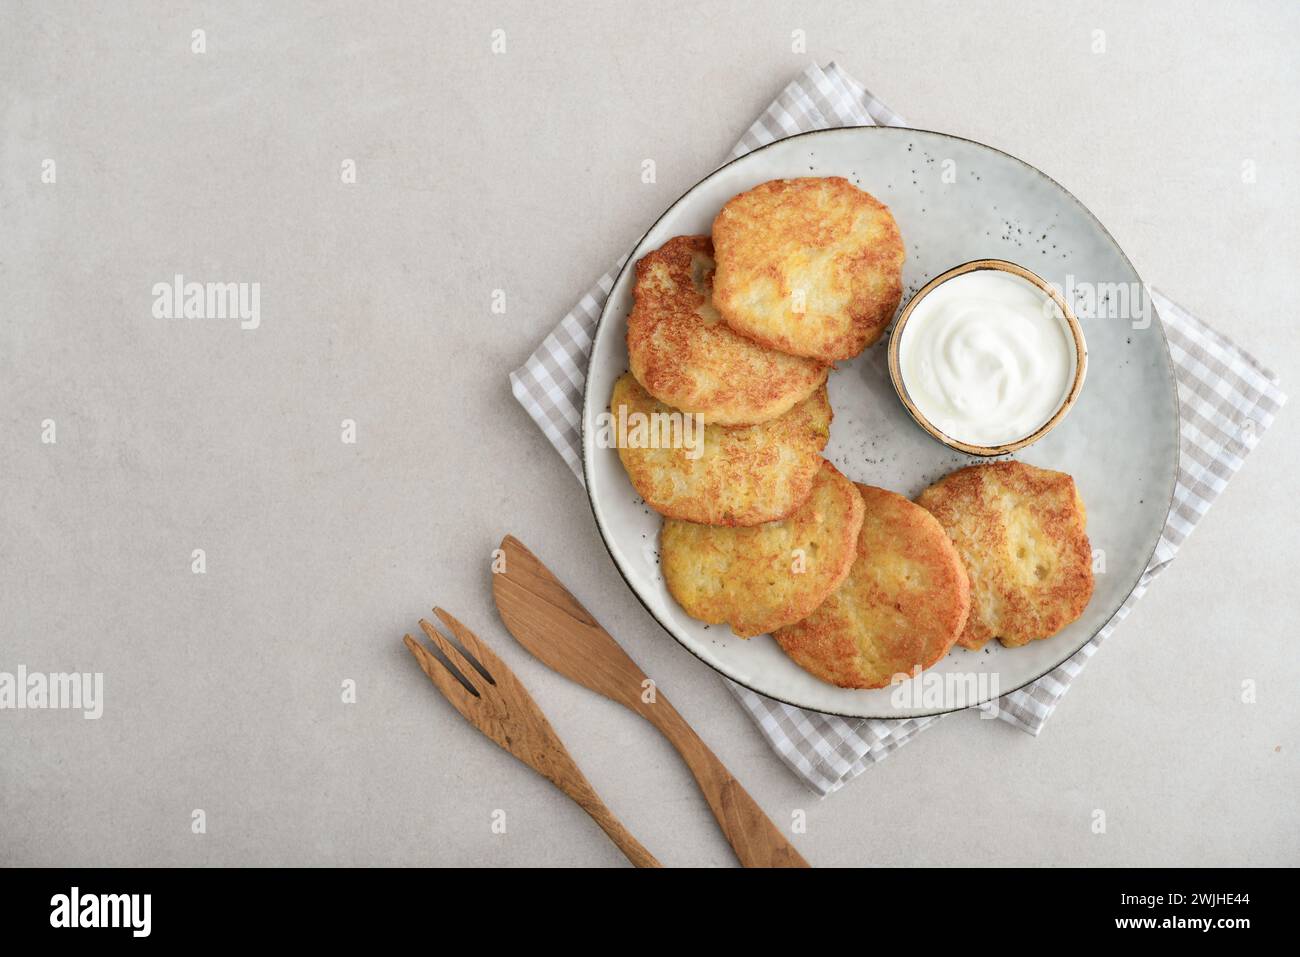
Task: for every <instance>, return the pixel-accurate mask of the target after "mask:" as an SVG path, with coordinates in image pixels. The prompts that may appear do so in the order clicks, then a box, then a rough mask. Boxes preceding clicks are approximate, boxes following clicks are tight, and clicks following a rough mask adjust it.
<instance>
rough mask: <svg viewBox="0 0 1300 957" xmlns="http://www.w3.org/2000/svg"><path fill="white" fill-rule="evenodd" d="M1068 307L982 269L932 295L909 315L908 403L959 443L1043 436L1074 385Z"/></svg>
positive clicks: (905, 353)
mask: <svg viewBox="0 0 1300 957" xmlns="http://www.w3.org/2000/svg"><path fill="white" fill-rule="evenodd" d="M1075 362H1076V357H1075V350H1074V339H1073V337H1072V336H1071V334H1070V330H1069V327H1068V326H1067V325H1066V323H1065V318H1064V316H1062V315H1061V311H1060V307H1058V306H1057V305H1056V303H1055V302H1054V301H1053V300H1052V299H1051V297H1050V296H1048V295H1047V294H1046V293H1044V292H1043V291H1042V290H1041V289H1039V288H1038V287H1037V286H1035V285H1034V284H1033V283H1031V282H1029V281H1028V280H1027V279H1022V278H1021V277H1019V276H1017V275H1015V274H1014V273H1008V272H1002V271H1000V270H995V269H977V270H974V271H973V272H968V273H962V274H961V275H959V276H954V277H953V278H952V279H949V280H947V281H945V282H943V283H941V284H940V285H938V286H936V287H935V288H934V289H932V290H931V291H930V292H929V293H927V294H926V296H925V298H923V299H922V300H921V301H920V302H918V303H917V304H916V308H915V309H913V310H912V313H911V315H910V316H909V317H908V320H907V325H906V326H904V327H903V338H902V340H901V341H900V343H899V367H900V371H901V372H902V375H903V383H904V385H905V387H906V389H907V394H908V397H909V398H910V399H911V400H912V402H913V404H914V405H915V406H916V407H917V409H919V410H920V412H921V414H922V415H924V416H925V418H926V419H928V420H929V421H930V424H931V425H933V426H934V427H935V428H937V429H938V430H939V431H941V432H943V433H944V434H945V435H947V436H948V437H949V438H951V439H957V440H959V441H962V442H967V443H969V444H971V445H983V446H994V445H1001V444H1003V443H1006V442H1014V441H1016V440H1018V439H1023V438H1025V437H1026V436H1029V435H1032V434H1033V433H1035V432H1037V431H1038V429H1040V428H1041V427H1042V426H1043V425H1044V424H1045V423H1046V422H1047V420H1048V419H1050V418H1051V417H1052V416H1053V415H1055V414H1056V410H1057V409H1059V408H1060V407H1061V404H1062V403H1063V402H1064V401H1065V398H1066V396H1067V394H1068V393H1069V390H1070V386H1071V384H1072V383H1073V380H1074V369H1075Z"/></svg>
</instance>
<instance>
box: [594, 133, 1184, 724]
mask: <svg viewBox="0 0 1300 957" xmlns="http://www.w3.org/2000/svg"><path fill="white" fill-rule="evenodd" d="M793 176H844V177H847V178H848V179H849V180H850V181H851V182H853V183H856V184H857V185H858V186H860V187H862V188H863V189H865V190H867V191H868V192H870V193H872V194H873V195H875V196H876V197H877V198H879V199H880V200H882V201H883V202H885V203H887V204H888V205H889V208H890V209H891V210H892V211H893V214H894V216H895V218H896V219H897V220H898V224H899V228H900V229H901V230H902V234H903V240H904V242H905V243H906V244H907V265H906V267H905V268H904V273H903V281H904V285H905V287H906V288H905V291H904V302H906V300H907V298H908V297H909V296H910V295H911V294H912V292H914V291H915V290H916V289H918V288H919V287H920V286H922V285H924V284H925V282H926V281H927V280H928V279H930V278H931V277H933V276H936V275H938V274H939V273H941V272H943V271H944V270H946V269H948V268H949V267H951V266H955V265H957V264H958V263H963V262H967V261H969V260H972V259H984V258H990V259H1008V260H1011V261H1012V262H1017V263H1020V264H1022V265H1024V266H1027V267H1028V268H1029V269H1032V270H1033V271H1034V272H1036V273H1038V274H1039V275H1040V276H1042V277H1043V278H1044V279H1046V280H1048V281H1049V282H1053V283H1056V284H1057V285H1058V286H1059V287H1061V288H1063V289H1064V288H1070V287H1072V288H1079V289H1085V290H1086V289H1089V288H1092V289H1097V286H1096V285H1094V286H1092V287H1089V286H1087V285H1084V284H1087V283H1091V284H1115V283H1120V284H1140V283H1141V280H1140V279H1139V278H1138V275H1137V273H1136V272H1135V271H1134V269H1133V265H1132V264H1131V263H1130V262H1129V261H1128V259H1127V258H1126V257H1125V255H1124V253H1123V252H1122V251H1121V250H1120V248H1119V246H1117V245H1116V244H1115V241H1114V240H1113V239H1112V238H1111V237H1110V234H1109V233H1107V232H1106V230H1105V229H1104V228H1103V227H1102V225H1101V223H1099V222H1098V221H1097V220H1096V218H1095V217H1093V215H1092V214H1091V213H1089V212H1088V210H1087V209H1085V208H1084V207H1083V206H1082V205H1081V204H1080V203H1079V202H1078V200H1076V199H1075V198H1074V197H1073V196H1071V195H1070V194H1069V193H1068V192H1066V191H1065V190H1064V189H1062V188H1061V187H1060V186H1059V185H1058V184H1056V183H1055V182H1053V181H1052V180H1051V179H1049V178H1048V177H1046V176H1044V175H1043V174H1042V173H1040V172H1039V171H1038V170H1036V169H1034V168H1033V167H1032V166H1029V165H1027V164H1025V163H1023V162H1021V161H1020V160H1018V159H1015V158H1014V157H1012V156H1008V155H1007V154H1005V153H1001V152H999V151H997V150H994V149H992V148H990V147H987V146H983V145H981V144H979V143H973V142H971V141H969V140H963V139H959V138H957V137H953V136H947V135H944V134H940V133H931V132H925V131H921V130H906V129H895V128H888V127H856V128H849V129H836V130H822V131H818V132H815V133H805V134H803V135H800V136H793V137H791V138H789V139H785V140H781V141H779V142H777V143H773V144H772V145H770V146H766V147H764V148H762V149H759V150H756V151H755V152H753V153H750V154H748V155H746V156H744V157H741V158H740V159H738V160H735V161H734V162H731V163H729V164H727V165H726V166H723V167H722V168H720V169H718V170H716V171H715V172H713V173H711V174H710V175H709V176H708V177H706V178H705V179H704V180H703V181H702V182H700V183H699V184H697V185H696V186H695V187H693V188H692V189H691V190H690V191H688V192H687V193H686V194H685V195H684V196H682V198H681V199H679V200H677V202H675V203H674V204H673V205H672V206H671V207H669V209H668V210H667V212H665V213H664V214H663V216H661V217H660V219H659V220H658V221H657V222H656V223H655V224H654V225H653V226H652V227H651V228H650V230H649V232H647V233H646V235H645V236H644V237H643V238H642V239H641V242H640V243H639V244H638V245H637V248H636V250H635V251H634V252H633V254H632V256H631V257H630V259H629V260H628V264H627V266H626V267H625V268H624V269H623V272H622V273H621V274H620V275H619V277H618V280H617V281H616V282H615V283H614V287H613V290H612V292H611V294H610V297H609V301H608V303H607V304H606V306H605V310H604V313H603V315H602V316H601V319H600V324H599V326H598V327H597V330H596V336H595V342H594V344H593V346H592V351H591V364H590V367H589V369H588V375H587V392H586V398H585V402H584V408H583V456H584V466H585V471H586V480H587V489H588V493H589V495H590V497H591V505H592V511H593V512H594V514H595V516H596V522H597V525H598V526H599V528H600V533H601V535H602V537H603V538H604V540H605V544H606V546H607V547H608V548H609V552H610V555H611V556H612V557H613V559H614V562H615V564H617V566H618V568H619V570H620V571H621V572H622V574H623V577H624V578H625V579H627V582H628V584H629V585H630V586H631V587H632V590H633V591H634V592H635V593H636V595H637V597H638V598H639V599H640V600H641V602H642V603H643V604H644V605H645V607H646V608H647V609H648V610H649V612H650V613H651V614H652V615H654V617H655V618H656V619H658V621H659V622H660V624H662V625H663V626H664V628H665V629H667V631H668V633H669V634H671V635H672V636H673V637H674V638H676V639H677V640H678V641H679V642H681V643H682V644H683V645H685V646H686V648H687V649H689V650H690V651H691V652H692V653H693V654H695V655H696V656H698V657H699V658H700V659H702V660H703V661H705V662H706V663H708V664H709V665H710V666H712V667H713V668H715V669H717V670H718V671H720V672H721V673H722V674H724V675H727V676H728V677H730V678H732V679H734V680H736V681H738V682H740V683H741V684H743V685H746V686H748V687H750V688H753V689H754V690H755V691H759V692H761V693H763V694H765V695H768V696H770V697H773V698H777V699H779V700H781V701H786V702H789V703H790V704H795V705H799V706H800V707H804V708H811V709H813V710H816V711H823V712H829V713H834V714H841V715H854V716H862V717H874V718H898V717H907V716H916V715H927V714H938V713H941V712H944V711H952V710H956V709H958V708H963V707H968V706H970V705H974V704H980V703H983V702H984V701H986V700H988V699H989V698H991V697H995V696H996V695H997V694H1005V693H1007V692H1009V691H1011V690H1013V689H1015V688H1018V687H1020V686H1022V685H1024V684H1027V683H1028V682H1030V681H1033V680H1035V679H1036V678H1039V677H1041V676H1042V675H1044V674H1046V673H1047V672H1048V671H1050V670H1051V669H1052V668H1054V667H1056V665H1058V664H1060V663H1061V662H1062V661H1064V660H1065V659H1066V658H1068V657H1069V656H1070V655H1072V654H1074V652H1076V651H1077V650H1078V649H1079V648H1081V647H1082V646H1083V645H1084V644H1086V643H1087V641H1088V639H1089V638H1091V637H1092V635H1094V634H1095V633H1096V632H1097V631H1098V630H1099V629H1100V628H1101V627H1102V625H1104V624H1105V623H1106V622H1107V621H1108V620H1109V619H1110V618H1111V616H1112V615H1114V613H1115V611H1116V610H1117V609H1118V608H1119V606H1120V605H1121V604H1122V603H1123V601H1124V599H1125V598H1126V597H1127V596H1128V594H1129V593H1130V592H1131V591H1132V590H1133V587H1134V586H1135V585H1136V584H1137V581H1138V578H1139V577H1140V576H1141V574H1142V572H1143V570H1145V568H1146V566H1147V564H1148V562H1149V561H1150V558H1151V555H1152V552H1153V551H1154V549H1155V545H1156V542H1157V540H1158V539H1159V537H1160V532H1161V529H1162V528H1163V527H1164V524H1165V518H1166V516H1167V514H1168V512H1169V504H1170V500H1171V498H1172V495H1173V489H1174V480H1175V477H1176V472H1177V466H1178V401H1177V392H1176V388H1175V383H1174V377H1173V369H1172V366H1171V363H1170V360H1169V349H1168V346H1167V345H1166V343H1165V338H1164V331H1163V329H1162V328H1161V326H1160V322H1159V320H1158V319H1156V318H1155V317H1154V316H1152V317H1151V321H1150V324H1149V325H1145V327H1143V326H1144V323H1143V321H1142V320H1141V319H1140V318H1138V319H1129V318H1097V317H1093V318H1088V317H1085V316H1082V315H1081V316H1080V317H1079V318H1080V321H1081V322H1082V323H1083V330H1084V335H1085V337H1086V339H1087V343H1088V361H1089V368H1088V382H1087V385H1086V386H1085V388H1084V390H1083V394H1082V395H1081V396H1080V398H1079V401H1078V404H1077V405H1076V406H1075V408H1074V410H1073V411H1072V412H1071V413H1070V415H1069V416H1068V417H1067V418H1066V419H1065V421H1064V422H1062V423H1061V425H1060V426H1058V427H1057V428H1056V429H1055V430H1054V431H1053V432H1052V433H1051V434H1050V435H1048V436H1047V437H1046V438H1044V439H1043V440H1042V441H1040V442H1038V443H1037V444H1035V445H1032V446H1030V447H1029V448H1027V449H1025V450H1023V451H1022V452H1020V453H1018V454H1017V455H1016V456H1014V457H1015V458H1018V459H1020V460H1022V461H1025V462H1028V463H1030V464H1032V465H1038V466H1042V467H1044V468H1051V469H1060V470H1062V471H1065V472H1069V473H1071V474H1072V475H1074V477H1075V479H1076V481H1077V482H1078V485H1079V488H1080V491H1081V492H1082V495H1083V498H1084V501H1085V503H1086V504H1087V507H1088V533H1089V536H1090V538H1091V540H1092V544H1093V548H1094V549H1095V550H1096V558H1095V561H1094V565H1095V567H1096V570H1097V576H1096V580H1097V585H1096V590H1095V592H1094V594H1093V597H1092V601H1091V603H1090V604H1089V605H1088V608H1087V610H1086V611H1085V612H1084V614H1083V616H1082V617H1081V618H1080V619H1079V620H1078V621H1076V622H1074V623H1073V624H1072V625H1070V626H1069V627H1068V628H1066V629H1065V630H1064V631H1063V632H1061V633H1060V634H1058V635H1056V636H1054V637H1052V638H1050V639H1046V640H1044V641H1035V642H1031V643H1030V644H1028V645H1026V646H1024V647H1022V648H1012V649H1007V648H1002V647H1001V646H1000V645H999V644H998V643H997V642H996V641H994V642H990V643H989V645H988V646H986V647H985V648H984V649H983V650H981V651H978V652H970V651H966V650H964V649H961V648H954V649H953V651H952V652H951V653H950V654H949V655H948V656H947V657H946V658H945V659H944V660H942V661H941V662H939V663H938V664H937V665H935V667H934V668H932V669H930V670H929V671H927V672H925V675H924V676H923V677H922V679H921V680H922V682H924V684H923V685H919V686H918V685H916V684H915V682H913V683H911V684H912V685H914V686H913V687H910V688H904V689H902V690H903V691H904V692H905V693H904V694H897V693H896V691H897V690H898V689H881V690H877V691H852V690H847V689H843V688H836V687H833V686H832V685H828V684H825V683H823V682H821V681H819V680H818V679H816V678H814V677H812V676H811V675H809V674H808V673H807V672H805V671H803V670H802V669H801V668H799V667H798V666H797V665H795V664H794V663H793V662H791V661H790V660H789V659H788V658H786V656H785V655H784V654H783V653H782V652H781V650H780V649H779V648H778V647H777V645H776V643H775V642H774V641H773V640H772V639H771V638H770V637H768V636H763V637H761V638H754V639H750V640H749V641H745V640H742V639H740V638H737V637H736V636H735V635H733V634H732V633H731V631H730V629H728V628H726V627H725V626H712V627H709V626H706V625H703V624H701V623H700V622H697V621H695V620H694V619H692V618H690V617H688V616H687V615H686V613H685V612H683V611H682V610H681V608H679V607H678V605H677V603H676V602H674V601H673V599H672V596H671V595H669V594H668V591H667V589H666V588H665V587H664V582H663V578H662V576H661V575H660V573H659V566H658V553H657V550H658V535H659V525H660V519H659V516H658V515H657V514H655V513H654V512H652V511H651V510H650V509H648V508H647V507H646V505H645V504H644V503H643V502H642V501H641V500H640V498H639V497H638V496H637V494H636V492H635V491H634V490H633V488H632V486H631V484H630V483H629V482H628V479H627V476H626V474H625V473H624V472H623V468H622V466H621V464H620V463H619V459H618V453H617V452H616V451H614V450H612V449H601V448H596V447H595V442H594V440H595V431H596V429H595V421H596V416H598V415H599V414H600V413H601V412H603V411H605V410H606V409H607V408H608V403H609V395H610V391H611V390H612V389H613V386H614V380H615V379H617V378H618V376H619V375H621V374H622V373H623V372H624V371H625V370H626V369H627V348H626V333H627V324H626V323H627V315H628V313H629V311H630V310H631V307H632V286H633V278H634V276H633V269H632V265H633V264H634V263H635V262H636V260H638V259H639V258H641V257H642V256H643V255H645V254H646V253H647V252H649V251H651V250H653V249H656V248H658V247H659V246H661V245H662V244H663V243H664V242H666V241H667V240H668V239H670V238H672V237H673V236H678V235H683V234H690V233H707V232H708V231H709V229H710V225H711V224H712V222H713V218H714V216H715V215H717V212H718V210H719V209H720V208H721V207H722V205H723V203H725V202H726V201H727V200H728V199H730V198H731V197H732V196H734V195H735V194H737V193H739V192H742V191H744V190H746V189H749V188H750V187H752V186H754V185H756V184H758V183H761V182H763V181H765V180H769V179H779V178H785V177H793ZM1067 278H1068V279H1069V286H1067ZM1128 288H1132V287H1128ZM1107 289H1109V290H1111V292H1112V294H1113V291H1114V289H1115V287H1113V286H1110V285H1107V286H1106V287H1105V288H1104V289H1100V290H1097V291H1098V292H1099V293H1101V295H1102V297H1103V301H1104V302H1106V303H1107V304H1111V303H1113V301H1114V297H1113V295H1112V296H1110V297H1106V290H1107ZM1143 301H1145V300H1143ZM1072 305H1075V306H1076V309H1077V308H1079V301H1078V300H1077V299H1076V301H1075V302H1074V303H1072ZM886 349H887V343H886V340H885V339H882V340H881V341H880V342H879V343H877V344H876V345H875V346H873V347H872V348H871V349H869V350H867V352H866V353H865V354H864V355H862V356H860V357H859V358H858V359H856V360H854V361H853V362H850V363H843V364H841V366H840V367H839V369H838V371H837V372H835V373H834V374H833V375H832V376H831V383H830V397H831V404H832V406H833V407H834V409H835V420H834V424H833V425H832V427H831V441H830V444H829V445H828V446H827V450H826V455H827V457H828V458H830V459H831V460H832V461H833V462H834V463H835V465H836V466H837V467H838V468H839V469H840V470H841V471H842V472H844V474H846V475H847V476H849V477H850V478H852V479H854V480H855V481H859V482H864V483H866V484H869V485H879V486H883V487H884V488H889V489H893V490H895V491H897V492H901V493H902V494H904V495H907V496H909V497H914V496H915V495H916V494H917V493H919V492H920V491H921V490H922V489H923V488H925V487H926V486H927V485H929V484H930V483H931V482H932V481H934V480H935V479H937V478H939V477H941V476H943V475H945V474H946V473H948V472H950V471H952V470H953V469H955V468H958V467H960V466H962V465H966V464H969V463H970V462H972V461H976V460H975V459H972V458H969V457H967V456H963V455H960V454H957V453H954V452H952V451H950V450H949V449H947V448H945V447H944V446H943V445H941V444H939V443H938V442H936V441H935V440H933V439H931V438H930V437H928V436H927V435H926V434H925V433H924V432H922V431H921V429H920V428H919V427H917V426H916V424H915V423H913V422H912V420H911V419H910V418H909V417H908V415H907V412H906V411H905V410H904V408H903V406H902V404H901V403H900V402H899V400H898V398H897V396H896V395H895V394H894V392H893V390H892V388H891V387H890V384H889V374H888V369H887V367H886ZM936 675H937V676H940V678H941V679H942V676H945V675H951V676H952V678H951V679H948V680H936V679H935V678H934V677H932V676H936ZM959 676H961V677H962V678H963V680H958V678H959ZM965 676H974V677H973V678H967V677H965ZM981 676H982V677H981ZM995 682H996V683H995ZM912 692H917V693H915V694H913V693H912ZM920 692H924V694H921V693H920Z"/></svg>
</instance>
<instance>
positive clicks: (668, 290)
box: [627, 236, 829, 425]
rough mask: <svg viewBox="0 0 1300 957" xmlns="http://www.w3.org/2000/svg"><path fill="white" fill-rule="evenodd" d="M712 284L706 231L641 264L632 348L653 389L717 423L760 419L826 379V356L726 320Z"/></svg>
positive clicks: (673, 242)
mask: <svg viewBox="0 0 1300 957" xmlns="http://www.w3.org/2000/svg"><path fill="white" fill-rule="evenodd" d="M712 289H713V243H712V241H711V240H710V239H709V237H708V236H677V237H676V238H674V239H670V240H668V242H666V243H664V245H663V246H661V247H660V248H659V249H657V250H655V251H654V252H652V253H650V254H649V255H647V256H645V257H644V258H642V259H641V261H640V262H638V263H637V264H636V289H635V291H634V295H635V296H636V305H635V307H634V308H633V309H632V315H630V316H629V317H628V320H627V353H628V361H629V363H630V365H631V369H632V374H633V375H635V376H636V378H637V381H638V382H640V383H641V384H642V385H643V386H645V389H646V391H647V392H649V393H650V394H651V395H652V396H654V397H655V398H656V399H659V400H660V401H661V402H666V403H667V404H668V405H671V406H672V407H673V408H676V409H681V410H682V411H683V412H699V413H701V414H702V415H703V416H704V417H705V420H706V421H708V422H711V423H716V424H718V425H754V424H756V423H759V422H767V421H770V420H771V419H774V418H776V417H777V416H779V415H783V414H785V413H786V412H788V411H789V410H790V409H792V408H793V407H794V406H796V405H797V404H799V403H800V402H802V401H803V400H804V399H806V398H808V396H810V395H812V394H813V393H814V392H815V391H817V389H818V388H820V387H821V386H822V385H823V384H824V383H825V382H826V374H827V372H828V371H829V370H828V367H827V366H826V365H824V364H823V363H821V362H817V361H816V360H813V359H801V358H798V357H796V356H790V355H786V354H785V353H783V352H777V351H775V350H773V349H767V348H764V347H763V346H761V345H759V344H758V343H757V342H754V341H753V340H751V339H746V338H745V337H744V336H742V335H740V334H739V333H737V332H736V331H735V330H733V329H732V328H731V327H730V326H728V325H727V324H726V323H724V322H723V321H722V319H721V317H720V316H719V315H718V311H717V310H716V309H715V308H713V297H712Z"/></svg>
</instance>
